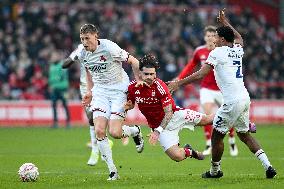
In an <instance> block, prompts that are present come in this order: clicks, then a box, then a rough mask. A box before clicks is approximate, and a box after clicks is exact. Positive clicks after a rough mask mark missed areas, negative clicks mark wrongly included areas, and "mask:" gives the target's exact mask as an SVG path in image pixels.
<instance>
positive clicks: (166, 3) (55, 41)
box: [0, 0, 284, 126]
mask: <svg viewBox="0 0 284 189" xmlns="http://www.w3.org/2000/svg"><path fill="white" fill-rule="evenodd" d="M222 7H227V11H228V16H229V18H230V20H231V22H232V24H233V25H234V26H236V27H237V29H238V31H240V33H241V34H242V35H243V37H244V40H245V57H244V69H243V73H244V75H245V83H246V86H247V88H248V90H249V92H250V95H251V97H252V99H253V104H252V109H251V118H252V120H253V121H255V122H259V123H264V122H266V123H271V122H277V123H281V122H284V75H283V73H284V43H283V41H284V1H283V0H246V1H245V0H240V1H234V0H216V1H214V0H196V1H190V0H146V1H142V0H111V1H104V0H98V1H90V0H85V1H79V0H67V1H44V0H38V1H28V0H27V1H21V0H19V1H17V0H15V1H5V0H4V1H1V2H0V86H1V87H0V125H1V126H13V125H18V126H22V125H23V126H33V125H50V124H51V120H52V110H51V105H50V104H51V102H50V101H49V99H50V94H49V90H48V83H47V80H48V69H49V65H50V63H51V62H53V61H56V60H60V59H64V58H65V57H66V56H68V55H69V53H70V52H72V50H74V49H75V48H76V46H77V45H78V44H79V43H80V39H79V33H78V31H79V28H80V26H81V25H82V24H84V23H93V24H95V25H97V26H98V27H99V29H100V37H101V38H108V39H110V40H112V41H115V42H116V43H118V44H119V45H120V46H121V47H122V48H124V49H126V50H127V51H128V52H130V53H131V54H133V55H134V56H136V57H137V58H139V57H141V56H142V55H143V54H145V53H148V52H151V53H154V54H155V55H156V56H157V57H158V59H159V60H160V63H161V70H160V72H159V76H160V77H161V78H162V79H163V80H165V81H168V80H172V79H173V78H174V77H176V76H177V74H178V73H179V72H180V71H181V70H182V69H183V67H184V66H185V64H186V63H187V60H189V59H190V58H191V56H192V53H193V50H194V49H195V48H196V47H197V46H199V45H201V44H203V28H204V26H206V25H208V24H212V25H216V20H215V19H216V15H217V11H218V10H219V9H220V8H222ZM185 9H186V11H184V10H185ZM125 69H126V70H127V72H128V73H130V74H131V68H130V67H126V68H125ZM79 77H80V70H79V65H75V66H73V67H72V68H71V69H69V81H70V87H69V90H68V93H67V95H68V100H69V102H68V103H69V107H70V111H71V124H73V125H74V124H76V125H77V124H83V123H84V122H83V121H84V120H85V115H84V112H83V111H82V108H81V105H80V100H79V99H80V97H79ZM198 90H199V84H198V83H196V84H193V85H189V86H187V87H185V88H184V89H183V90H180V91H178V92H177V93H175V100H176V102H177V104H178V105H181V106H183V107H188V106H189V107H191V108H193V109H198V108H199V101H198V98H199V96H198V95H199V93H198ZM64 116H65V115H64V114H63V111H62V108H61V107H60V108H59V119H60V121H61V123H62V121H63V120H64ZM129 119H130V121H137V120H138V122H140V121H143V117H142V116H141V115H140V114H139V112H137V111H134V112H131V113H130V115H129Z"/></svg>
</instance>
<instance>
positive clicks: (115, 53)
mask: <svg viewBox="0 0 284 189" xmlns="http://www.w3.org/2000/svg"><path fill="white" fill-rule="evenodd" d="M109 51H110V55H111V57H112V58H113V60H114V61H117V62H127V61H128V58H129V53H128V52H126V51H125V50H123V49H122V48H120V47H119V46H118V45H117V44H116V43H114V42H112V41H111V42H110V44H109Z"/></svg>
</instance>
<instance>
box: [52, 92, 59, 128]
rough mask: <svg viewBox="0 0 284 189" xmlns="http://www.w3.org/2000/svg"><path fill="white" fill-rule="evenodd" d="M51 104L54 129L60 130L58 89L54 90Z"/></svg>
mask: <svg viewBox="0 0 284 189" xmlns="http://www.w3.org/2000/svg"><path fill="white" fill-rule="evenodd" d="M50 98H51V103H52V113H53V126H52V128H58V119H57V107H56V104H57V98H58V97H57V92H56V89H53V91H52V92H51V95H50Z"/></svg>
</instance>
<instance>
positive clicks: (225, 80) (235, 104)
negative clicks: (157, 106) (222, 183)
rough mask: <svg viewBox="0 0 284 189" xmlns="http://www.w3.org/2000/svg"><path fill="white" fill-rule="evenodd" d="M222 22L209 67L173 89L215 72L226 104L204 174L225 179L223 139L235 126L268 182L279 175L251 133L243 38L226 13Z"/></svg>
mask: <svg viewBox="0 0 284 189" xmlns="http://www.w3.org/2000/svg"><path fill="white" fill-rule="evenodd" d="M218 20H219V22H221V23H222V24H223V26H221V27H218V28H217V29H216V35H215V39H214V43H215V46H216V48H215V49H214V50H212V51H211V52H210V54H209V56H208V59H207V60H206V62H205V64H204V65H203V66H202V67H201V69H200V70H199V71H197V72H195V73H193V74H192V75H190V76H188V77H186V78H184V79H182V80H179V81H175V82H171V83H170V84H169V88H170V90H175V89H177V88H178V87H179V86H181V85H185V84H188V83H191V82H193V81H195V80H198V79H201V78H203V77H204V76H205V75H207V74H208V73H209V72H210V71H211V70H212V69H214V75H215V78H216V82H217V84H218V86H219V88H220V90H221V92H222V94H223V97H224V103H223V104H222V106H221V107H220V108H219V109H218V111H217V113H216V115H215V117H214V121H213V133H212V160H211V168H210V170H209V171H207V172H205V173H204V174H202V177H203V178H220V177H222V176H223V172H222V171H221V158H222V155H223V152H224V142H223V139H224V137H225V135H226V133H227V132H228V130H229V129H230V127H231V126H233V127H234V128H235V129H236V131H237V134H238V137H239V138H240V140H241V141H242V142H243V143H245V144H246V145H247V147H248V148H249V149H250V151H251V152H252V153H253V154H254V155H255V156H256V157H257V158H258V159H259V160H260V161H261V163H262V165H263V167H264V169H265V171H266V178H273V177H274V176H275V175H276V171H275V169H274V168H273V167H272V165H271V164H270V162H269V160H268V157H267V156H266V154H265V152H264V151H263V150H262V149H261V147H260V145H259V144H258V142H257V141H256V140H255V139H254V138H253V137H252V136H251V135H250V133H249V109H250V97H249V93H248V91H247V89H246V87H245V85H244V81H243V75H242V57H243V54H244V51H243V39H242V36H241V35H240V34H239V33H238V32H237V31H236V30H235V29H234V28H233V27H232V26H231V25H230V24H229V22H228V21H227V19H226V17H225V10H224V9H223V10H221V11H219V16H218Z"/></svg>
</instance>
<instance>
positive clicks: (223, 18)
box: [217, 8, 227, 24]
mask: <svg viewBox="0 0 284 189" xmlns="http://www.w3.org/2000/svg"><path fill="white" fill-rule="evenodd" d="M225 11H226V8H223V9H222V10H220V11H219V13H218V16H217V21H218V22H220V23H222V24H224V23H225V22H226V21H227V20H226V16H225Z"/></svg>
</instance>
